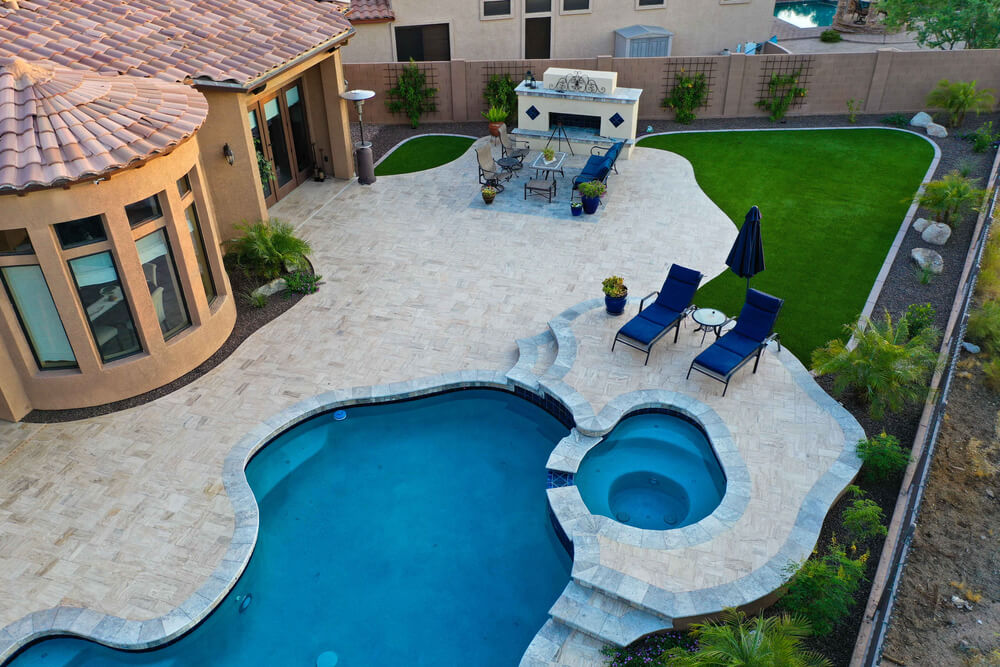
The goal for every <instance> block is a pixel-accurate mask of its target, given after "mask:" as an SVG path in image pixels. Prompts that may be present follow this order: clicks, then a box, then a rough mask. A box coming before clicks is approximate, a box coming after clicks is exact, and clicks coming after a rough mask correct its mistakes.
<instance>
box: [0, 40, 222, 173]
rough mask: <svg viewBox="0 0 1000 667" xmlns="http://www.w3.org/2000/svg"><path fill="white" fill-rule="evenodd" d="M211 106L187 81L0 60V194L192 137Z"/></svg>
mask: <svg viewBox="0 0 1000 667" xmlns="http://www.w3.org/2000/svg"><path fill="white" fill-rule="evenodd" d="M207 115H208V101H207V100H206V99H205V96H204V95H202V94H201V93H199V92H198V91H197V90H195V89H194V88H192V87H190V86H187V85H184V84H182V83H174V82H170V81H162V80H160V79H153V78H148V77H135V76H122V75H101V74H98V73H96V72H89V71H86V70H80V69H69V68H68V67H62V66H60V65H55V64H53V63H50V62H45V61H35V62H31V63H29V62H27V61H25V60H22V59H20V58H15V59H9V58H0V192H3V191H4V190H24V189H26V188H35V187H49V186H53V185H60V184H62V183H68V182H72V181H76V180H80V179H83V178H87V177H92V176H95V175H97V174H103V173H106V172H108V171H109V170H113V169H117V168H120V167H125V166H127V165H129V164H130V163H132V162H135V161H137V160H142V159H144V158H147V157H150V156H152V155H155V154H157V153H161V152H163V151H165V150H167V149H169V148H171V147H173V146H176V145H177V144H179V143H181V142H182V141H184V140H185V139H186V138H188V137H190V136H191V135H192V134H194V133H195V131H196V130H197V129H198V128H199V127H201V124H202V123H203V122H204V120H205V116H207Z"/></svg>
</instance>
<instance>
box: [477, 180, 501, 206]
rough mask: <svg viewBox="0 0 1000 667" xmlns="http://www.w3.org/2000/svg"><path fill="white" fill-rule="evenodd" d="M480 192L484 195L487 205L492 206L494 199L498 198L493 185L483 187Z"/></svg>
mask: <svg viewBox="0 0 1000 667" xmlns="http://www.w3.org/2000/svg"><path fill="white" fill-rule="evenodd" d="M480 192H481V193H482V195H483V201H484V202H486V203H487V204H492V203H493V198H494V197H496V196H497V189H496V188H495V187H493V186H492V185H486V186H483V189H482V190H480Z"/></svg>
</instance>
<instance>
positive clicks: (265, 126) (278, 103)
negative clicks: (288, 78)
mask: <svg viewBox="0 0 1000 667" xmlns="http://www.w3.org/2000/svg"><path fill="white" fill-rule="evenodd" d="M247 114H248V117H249V120H250V133H251V136H252V137H253V141H254V147H255V148H256V149H257V161H258V167H259V169H260V177H261V186H262V187H263V189H264V199H265V200H266V201H267V204H268V205H271V204H273V203H275V202H277V201H278V200H279V199H281V198H282V197H284V196H285V195H287V194H288V193H289V192H291V191H292V190H294V189H295V187H296V186H297V185H299V184H300V183H302V182H303V181H305V180H306V179H307V178H308V177H309V175H310V173H311V171H312V166H313V160H314V157H313V154H312V144H311V142H310V139H309V125H308V121H307V120H306V115H307V114H306V106H305V98H304V96H303V93H302V83H301V82H300V81H296V82H294V83H292V84H290V85H288V86H285V87H284V88H282V89H281V90H279V91H278V92H276V93H274V94H272V95H269V96H268V97H263V98H261V99H260V100H258V101H256V102H255V103H254V104H252V105H251V106H250V108H249V109H248V110H247Z"/></svg>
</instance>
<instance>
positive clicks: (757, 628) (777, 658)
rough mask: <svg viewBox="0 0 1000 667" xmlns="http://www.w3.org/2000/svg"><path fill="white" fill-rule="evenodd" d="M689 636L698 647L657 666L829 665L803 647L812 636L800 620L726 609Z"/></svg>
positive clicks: (675, 653)
mask: <svg viewBox="0 0 1000 667" xmlns="http://www.w3.org/2000/svg"><path fill="white" fill-rule="evenodd" d="M691 628H692V630H691V634H692V635H694V636H695V637H697V638H698V641H699V642H700V647H699V648H698V650H697V651H696V652H694V653H688V654H684V653H683V652H681V651H679V650H677V649H674V651H673V652H671V653H668V655H667V656H666V657H665V658H664V659H662V660H661V662H660V664H662V665H670V666H671V667H694V666H695V665H698V666H701V665H704V666H706V667H708V666H709V665H712V666H715V665H746V666H751V665H761V666H764V665H768V666H773V667H778V666H779V665H781V666H783V667H821V666H828V665H830V662H829V661H828V660H827V659H826V658H824V657H823V656H821V655H820V654H819V653H815V652H813V651H810V650H808V649H807V648H806V647H805V646H803V639H805V638H806V637H808V636H809V635H811V634H812V627H811V626H810V624H809V622H808V620H806V619H805V618H802V617H799V616H791V615H788V614H781V615H780V616H770V617H767V618H765V617H764V616H754V617H752V618H748V617H747V615H746V614H745V613H744V612H742V611H736V610H735V609H726V610H725V611H723V612H722V617H721V618H720V619H719V620H718V621H716V622H709V623H695V624H694V625H692V626H691Z"/></svg>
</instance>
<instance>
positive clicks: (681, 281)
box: [647, 264, 701, 313]
mask: <svg viewBox="0 0 1000 667" xmlns="http://www.w3.org/2000/svg"><path fill="white" fill-rule="evenodd" d="M668 283H670V284H672V285H673V287H672V288H671V289H667V286H668ZM700 283H701V274H700V273H698V272H697V271H695V270H694V269H689V268H687V267H684V266H680V265H678V264H674V265H673V266H671V267H670V273H668V274H667V280H666V281H664V283H663V288H662V289H661V290H660V294H659V295H658V296H657V297H656V301H655V302H654V305H656V306H661V307H664V308H667V309H669V310H674V311H677V312H678V313H680V312H681V311H683V310H684V309H685V308H687V307H688V306H690V305H691V301H693V300H694V293H695V292H696V291H698V285H699V284H700ZM647 310H648V308H647Z"/></svg>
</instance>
